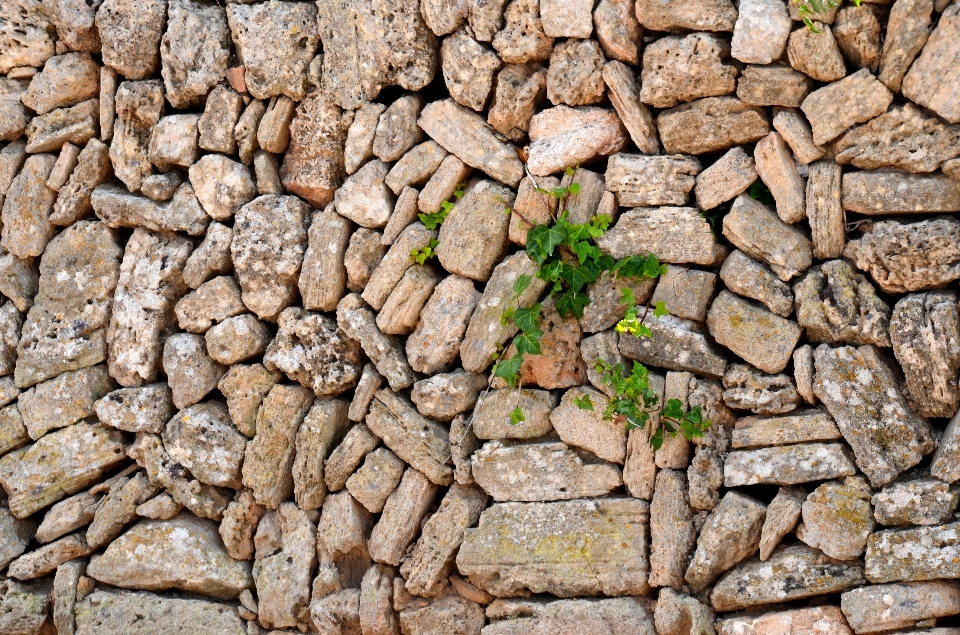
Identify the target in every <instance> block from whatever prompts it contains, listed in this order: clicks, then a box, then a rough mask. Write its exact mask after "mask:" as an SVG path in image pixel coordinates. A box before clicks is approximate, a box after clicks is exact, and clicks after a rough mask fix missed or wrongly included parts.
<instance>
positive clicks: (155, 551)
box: [87, 514, 253, 599]
mask: <svg viewBox="0 0 960 635" xmlns="http://www.w3.org/2000/svg"><path fill="white" fill-rule="evenodd" d="M221 545H222V543H221V542H220V536H219V535H218V534H217V527H216V524H215V523H213V522H211V521H209V520H201V519H199V518H196V517H193V516H191V515H190V514H181V515H179V516H177V517H176V518H173V519H171V520H166V521H163V520H142V521H140V522H139V523H137V525H135V526H134V527H133V529H131V530H130V531H128V532H127V533H125V534H124V535H122V536H121V537H120V538H118V539H117V540H115V541H113V542H112V543H110V546H109V547H107V550H106V551H105V552H104V553H103V554H102V555H101V556H100V557H99V558H95V559H93V561H92V562H91V563H90V565H89V566H88V567H87V575H89V576H90V577H92V578H94V579H96V580H99V581H100V582H104V583H107V584H112V585H114V586H119V587H123V588H128V589H129V588H132V589H143V590H145V591H162V590H166V589H179V590H183V591H192V592H195V593H203V594H206V595H210V596H213V597H216V598H220V599H232V598H235V597H237V596H238V595H239V594H240V592H241V591H242V590H243V589H246V588H250V587H251V586H253V580H252V578H251V576H250V565H249V563H246V562H238V561H236V560H233V559H232V558H230V557H229V556H228V555H227V553H226V551H224V550H223V547H222V546H221Z"/></svg>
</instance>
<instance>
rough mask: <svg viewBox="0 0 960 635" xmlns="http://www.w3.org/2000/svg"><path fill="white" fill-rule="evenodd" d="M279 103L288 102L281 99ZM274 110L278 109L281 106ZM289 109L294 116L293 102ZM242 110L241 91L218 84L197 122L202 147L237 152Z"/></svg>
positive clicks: (211, 150) (231, 152) (224, 151)
mask: <svg viewBox="0 0 960 635" xmlns="http://www.w3.org/2000/svg"><path fill="white" fill-rule="evenodd" d="M279 103H288V102H287V101H281V102H279ZM273 110H274V111H276V110H279V108H274V109H273ZM289 111H290V112H291V116H292V111H293V105H292V104H291V105H290V107H289ZM242 112H243V98H242V97H241V96H240V93H238V92H237V91H235V90H233V89H232V88H230V87H229V86H227V85H226V84H224V83H221V84H217V86H215V87H214V89H213V90H212V91H211V92H210V95H209V96H208V97H207V103H206V105H205V106H204V108H203V114H202V115H200V120H199V121H198V122H197V129H198V130H199V132H200V140H199V144H200V147H201V148H203V149H204V150H209V151H210V152H223V153H224V154H235V153H236V151H237V139H236V136H235V132H234V130H235V128H236V126H237V122H238V121H239V120H240V114H241V113H242ZM288 121H289V118H288ZM284 149H286V148H284Z"/></svg>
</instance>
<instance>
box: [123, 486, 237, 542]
mask: <svg viewBox="0 0 960 635" xmlns="http://www.w3.org/2000/svg"><path fill="white" fill-rule="evenodd" d="M182 509H183V505H181V504H180V503H178V502H177V501H175V500H173V497H172V496H170V494H167V493H166V492H163V493H161V494H157V495H156V496H154V497H153V498H151V499H150V500H148V501H147V502H145V503H141V504H140V505H137V508H136V510H135V512H136V514H137V516H142V517H143V518H153V519H154V520H170V519H171V518H173V517H174V516H176V515H177V514H179V513H180V510H182ZM231 557H232V556H231Z"/></svg>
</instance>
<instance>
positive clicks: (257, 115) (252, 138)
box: [233, 99, 292, 194]
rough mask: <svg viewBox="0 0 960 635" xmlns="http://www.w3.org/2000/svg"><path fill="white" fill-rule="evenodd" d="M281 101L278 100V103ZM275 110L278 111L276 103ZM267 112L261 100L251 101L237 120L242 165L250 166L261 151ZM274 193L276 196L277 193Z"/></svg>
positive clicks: (238, 150)
mask: <svg viewBox="0 0 960 635" xmlns="http://www.w3.org/2000/svg"><path fill="white" fill-rule="evenodd" d="M279 101H280V100H279V99H278V100H277V102H279ZM273 110H276V103H275V104H274V109H273ZM266 112H267V105H266V104H265V103H264V102H262V101H260V100H259V99H255V100H253V101H251V102H250V103H249V104H248V105H247V107H246V108H245V109H244V111H243V114H242V115H240V119H239V120H237V125H236V127H235V128H234V129H233V137H234V139H235V140H236V142H237V153H238V154H239V155H240V163H243V164H244V165H250V164H251V163H252V162H253V160H254V158H255V157H256V156H258V155H259V152H260V151H261V149H260V141H259V139H258V133H259V132H260V123H261V122H262V121H263V118H264V115H265V114H266ZM291 119H292V115H291ZM273 193H274V194H276V193H277V192H273Z"/></svg>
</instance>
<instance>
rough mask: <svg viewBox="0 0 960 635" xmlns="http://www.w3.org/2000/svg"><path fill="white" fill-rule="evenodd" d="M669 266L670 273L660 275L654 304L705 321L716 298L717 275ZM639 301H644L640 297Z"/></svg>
mask: <svg viewBox="0 0 960 635" xmlns="http://www.w3.org/2000/svg"><path fill="white" fill-rule="evenodd" d="M666 267H667V273H665V274H663V275H661V276H660V280H659V282H658V283H657V289H656V291H654V293H653V297H652V298H651V299H650V301H651V302H652V303H654V305H656V303H657V302H663V303H664V306H665V307H666V308H667V311H669V312H670V314H671V315H675V316H677V317H680V318H684V319H687V320H694V321H697V322H703V320H704V319H706V317H707V307H708V306H709V305H710V299H711V298H712V297H713V289H714V286H715V285H716V280H717V274H715V273H708V272H706V271H700V270H697V269H687V268H686V267H677V266H675V265H667V266H666ZM634 297H636V296H634ZM637 301H638V302H641V300H640V299H639V298H638V299H637Z"/></svg>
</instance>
